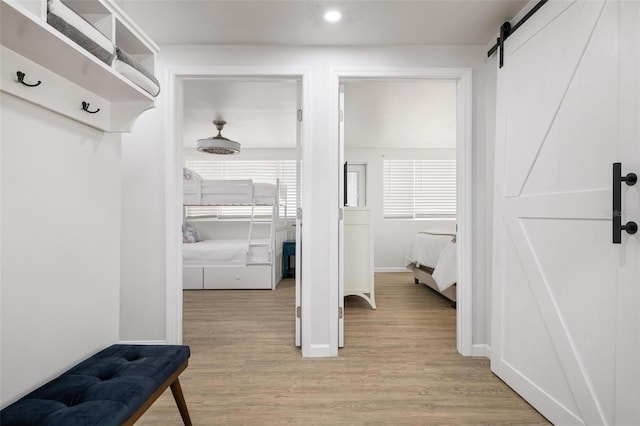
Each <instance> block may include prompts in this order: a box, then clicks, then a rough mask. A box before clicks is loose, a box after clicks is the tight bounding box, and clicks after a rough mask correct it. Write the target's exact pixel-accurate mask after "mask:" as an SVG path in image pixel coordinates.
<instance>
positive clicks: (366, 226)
mask: <svg viewBox="0 0 640 426" xmlns="http://www.w3.org/2000/svg"><path fill="white" fill-rule="evenodd" d="M344 295H345V296H352V295H355V296H360V297H362V298H363V299H365V300H366V301H367V302H369V305H371V307H372V308H373V309H375V308H376V298H375V291H374V280H373V229H372V225H371V211H370V210H369V209H368V208H361V207H345V209H344Z"/></svg>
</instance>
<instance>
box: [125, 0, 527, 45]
mask: <svg viewBox="0 0 640 426" xmlns="http://www.w3.org/2000/svg"><path fill="white" fill-rule="evenodd" d="M120 3H121V5H122V6H123V8H124V10H125V11H126V12H127V13H128V14H129V15H130V16H131V18H132V19H133V20H134V21H135V22H136V23H137V24H138V25H139V26H140V27H141V28H142V29H143V30H144V31H145V32H146V33H147V34H148V35H149V36H150V37H151V39H153V40H154V41H155V42H156V43H157V44H159V45H160V46H163V45H208V44H233V45H485V44H488V43H489V42H490V41H491V40H492V39H493V38H494V37H495V36H496V33H497V31H498V29H499V27H500V25H501V24H502V23H503V22H504V21H505V20H509V19H511V18H513V16H514V15H515V14H516V13H517V12H518V11H519V10H520V9H522V8H523V7H524V5H525V4H526V3H527V1H526V0H414V1H406V0H380V1H369V0H355V1H354V0H350V1H343V0H325V1H317V0H285V1H282V0H233V1H229V0H220V1H218V0H197V1H195V0H120ZM330 8H333V9H337V10H339V11H340V12H341V13H342V16H343V18H342V20H341V21H340V22H338V23H333V24H332V23H328V22H325V21H324V19H323V14H324V12H325V11H326V10H328V9H330Z"/></svg>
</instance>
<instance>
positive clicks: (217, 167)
mask: <svg viewBox="0 0 640 426" xmlns="http://www.w3.org/2000/svg"><path fill="white" fill-rule="evenodd" d="M186 167H187V168H189V169H191V170H193V171H195V172H196V173H198V174H199V175H200V176H201V177H202V179H227V180H229V179H251V180H253V182H255V183H272V184H275V183H276V180H277V179H280V183H281V184H283V185H286V187H287V193H286V198H285V199H286V205H287V207H286V209H285V208H284V206H283V205H281V206H280V216H281V217H282V218H285V217H286V218H295V214H296V162H295V161H294V160H264V161H255V160H251V161H236V160H231V161H229V160H187V161H186ZM271 209H272V208H271V206H256V209H255V214H256V215H257V216H271V211H272V210H271ZM285 215H286V216H285ZM187 216H189V217H212V216H217V217H219V218H231V217H241V218H242V217H250V216H251V206H188V207H187Z"/></svg>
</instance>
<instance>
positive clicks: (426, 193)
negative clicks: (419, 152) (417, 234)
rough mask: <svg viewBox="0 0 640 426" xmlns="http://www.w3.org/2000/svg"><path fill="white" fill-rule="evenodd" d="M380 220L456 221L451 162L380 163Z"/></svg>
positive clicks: (400, 161)
mask: <svg viewBox="0 0 640 426" xmlns="http://www.w3.org/2000/svg"><path fill="white" fill-rule="evenodd" d="M383 179H384V184H383V186H384V218H385V219H430V218H455V217H456V162H455V160H387V159H384V160H383Z"/></svg>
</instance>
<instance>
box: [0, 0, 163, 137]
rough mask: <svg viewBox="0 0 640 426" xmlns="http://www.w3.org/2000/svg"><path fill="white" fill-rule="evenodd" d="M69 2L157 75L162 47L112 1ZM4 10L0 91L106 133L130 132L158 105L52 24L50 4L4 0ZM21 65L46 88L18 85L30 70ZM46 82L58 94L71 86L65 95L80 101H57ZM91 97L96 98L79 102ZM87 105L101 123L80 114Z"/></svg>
mask: <svg viewBox="0 0 640 426" xmlns="http://www.w3.org/2000/svg"><path fill="white" fill-rule="evenodd" d="M65 4H67V5H68V6H69V7H71V8H74V6H75V7H76V9H74V10H75V11H76V12H77V13H79V14H81V15H82V16H83V17H85V19H87V20H89V21H90V22H92V23H93V24H94V25H96V27H98V28H99V29H100V30H101V31H102V32H103V33H105V35H107V37H109V38H111V39H112V40H113V41H114V42H118V39H120V43H121V45H122V46H123V48H125V47H126V48H128V49H130V52H129V53H131V55H132V56H134V57H136V59H138V60H139V61H140V62H141V63H142V64H143V66H145V67H147V69H149V70H150V71H153V65H154V58H155V54H156V53H157V52H158V50H159V49H158V47H157V46H156V45H155V44H154V43H153V42H152V41H151V40H150V39H149V38H148V37H147V36H146V35H144V33H142V32H141V31H140V30H139V28H137V26H135V24H133V23H132V22H131V21H130V20H129V18H128V17H127V16H126V15H125V14H124V12H122V11H121V9H120V8H119V7H118V6H117V5H115V4H114V3H112V1H111V0H85V1H82V2H80V1H75V2H74V1H69V2H68V3H67V2H65ZM0 6H1V9H0V17H1V33H0V44H2V46H3V47H4V48H3V49H2V79H1V80H0V90H2V91H3V92H6V93H10V94H12V95H14V96H19V97H21V98H24V99H25V100H27V101H29V102H33V103H36V104H39V105H41V106H43V107H45V108H47V109H50V110H53V111H55V112H57V113H60V114H62V115H65V116H67V117H69V118H72V119H74V120H77V121H81V122H83V123H84V124H87V125H89V126H92V127H96V128H98V129H100V130H103V131H106V132H126V131H130V130H131V127H132V126H133V123H134V122H135V120H136V118H137V117H138V116H139V115H140V114H141V113H142V112H143V111H146V110H147V109H150V108H153V107H154V106H155V100H154V98H153V96H151V95H150V94H148V93H147V92H146V91H144V90H142V89H141V88H139V87H138V86H137V85H135V84H134V83H132V82H131V81H129V80H127V79H126V78H125V77H123V76H122V75H121V74H120V73H118V72H117V71H115V70H114V69H113V68H112V67H110V66H109V65H107V64H105V63H104V62H102V61H100V60H99V59H98V58H96V57H94V56H93V55H92V54H90V53H89V52H87V51H85V50H84V49H83V48H81V47H80V46H78V45H77V44H76V43H74V42H73V41H71V40H70V39H68V38H67V37H66V36H64V35H63V34H62V33H60V32H58V31H57V30H56V29H55V28H53V27H51V26H50V25H48V24H47V23H46V0H42V1H41V2H33V1H31V2H22V3H21V2H19V1H16V0H2V2H1V3H0ZM98 22H101V23H100V24H98ZM109 28H111V30H109ZM18 67H22V68H24V67H26V68H28V69H29V68H30V69H29V71H31V72H32V73H35V74H33V75H30V76H29V77H30V78H33V79H36V80H42V81H43V85H42V87H37V88H30V89H29V90H27V89H25V88H24V87H22V85H21V84H18V83H17V81H16V78H15V76H16V72H17V71H24V72H27V71H25V70H20V69H17V68H18ZM49 73H53V74H55V75H51V74H49ZM42 74H46V75H42ZM47 75H48V77H47ZM47 79H50V80H51V81H54V82H55V85H56V86H57V90H56V91H55V92H57V93H59V92H61V89H60V87H59V86H61V85H62V86H68V87H66V88H65V90H62V92H63V93H66V94H67V96H69V97H74V96H76V97H78V99H77V100H74V101H72V102H70V103H69V105H71V109H68V107H67V106H66V103H65V102H58V100H57V98H58V96H57V95H55V93H54V92H51V93H43V92H44V91H47V90H48V87H49V88H50V87H52V85H51V84H49V86H48V87H47V85H46V84H44V83H46V80H47ZM38 91H40V92H41V93H38ZM87 95H88V96H89V97H92V99H91V100H89V99H80V97H83V98H86V97H87ZM82 101H87V102H91V105H92V106H93V105H95V106H97V107H100V108H101V111H102V112H103V113H104V114H103V117H102V118H101V119H97V117H93V116H90V115H87V114H86V113H85V112H84V111H81V108H80V104H81V102H82ZM78 110H80V111H78Z"/></svg>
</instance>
